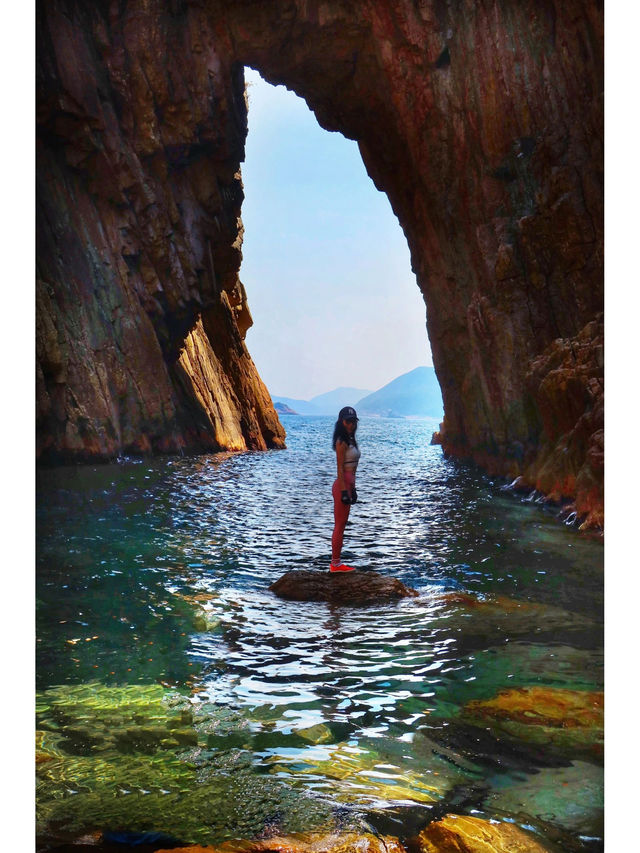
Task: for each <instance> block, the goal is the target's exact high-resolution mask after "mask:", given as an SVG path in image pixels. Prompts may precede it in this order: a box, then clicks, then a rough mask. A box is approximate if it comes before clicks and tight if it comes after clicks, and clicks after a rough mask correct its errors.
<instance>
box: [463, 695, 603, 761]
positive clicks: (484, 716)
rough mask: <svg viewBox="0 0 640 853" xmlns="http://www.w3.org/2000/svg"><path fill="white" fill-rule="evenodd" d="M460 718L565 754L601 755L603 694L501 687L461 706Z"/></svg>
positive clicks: (597, 756)
mask: <svg viewBox="0 0 640 853" xmlns="http://www.w3.org/2000/svg"><path fill="white" fill-rule="evenodd" d="M463 717H464V719H465V720H466V721H472V722H475V723H476V724H477V725H482V726H486V725H490V726H491V727H492V728H495V729H499V730H500V731H501V732H503V733H504V734H506V735H508V736H511V737H513V738H516V739H522V740H525V741H528V742H531V743H536V744H540V745H547V746H553V747H555V748H557V749H558V750H560V751H562V752H564V753H566V754H568V755H570V756H574V755H587V756H588V757H592V758H593V757H596V758H602V755H603V747H604V693H602V692H601V691H588V690H566V689H562V688H558V687H521V688H519V689H516V690H503V691H501V692H500V693H499V694H498V695H497V696H495V697H494V698H492V699H488V700H475V701H473V702H469V703H468V704H467V705H465V707H464V709H463Z"/></svg>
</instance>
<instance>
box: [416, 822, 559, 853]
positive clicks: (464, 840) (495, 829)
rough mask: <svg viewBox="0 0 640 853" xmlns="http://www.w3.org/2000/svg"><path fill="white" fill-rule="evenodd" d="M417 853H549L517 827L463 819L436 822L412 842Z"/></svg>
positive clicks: (531, 836)
mask: <svg viewBox="0 0 640 853" xmlns="http://www.w3.org/2000/svg"><path fill="white" fill-rule="evenodd" d="M410 849H411V850H413V851H416V853H550V850H552V849H553V848H550V847H547V846H545V845H543V844H541V843H540V841H538V839H537V838H536V837H535V836H534V835H533V834H532V833H529V832H525V831H524V830H522V829H520V828H519V827H518V826H514V825H513V824H510V823H500V822H498V821H488V820H483V819H482V818H477V817H469V816H462V815H453V814H450V815H446V817H444V818H443V819H442V820H438V821H434V822H433V823H431V824H429V826H428V827H427V828H426V829H424V830H423V831H422V832H421V833H420V835H418V836H417V838H415V839H412V840H411V842H410Z"/></svg>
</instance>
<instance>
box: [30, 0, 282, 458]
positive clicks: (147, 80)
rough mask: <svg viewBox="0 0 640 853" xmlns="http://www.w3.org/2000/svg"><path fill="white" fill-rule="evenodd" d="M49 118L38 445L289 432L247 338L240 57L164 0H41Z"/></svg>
mask: <svg viewBox="0 0 640 853" xmlns="http://www.w3.org/2000/svg"><path fill="white" fill-rule="evenodd" d="M178 5H180V4H178ZM174 6H175V4H174ZM38 126H39V133H38V222H37V234H38V249H37V255H38V257H37V265H38V266H37V274H38V284H37V297H38V305H37V317H38V320H37V354H38V386H37V395H38V396H37V399H38V421H39V422H38V450H39V454H40V456H41V458H42V459H44V460H83V459H84V460H88V459H96V458H112V457H114V456H116V455H118V454H119V453H127V452H149V451H173V452H175V451H178V450H181V449H183V448H185V449H188V450H207V449H209V450H220V449H225V448H226V449H233V450H242V449H246V448H248V447H250V448H261V449H263V448H265V447H274V446H275V447H277V446H282V445H283V443H284V430H283V429H282V427H281V425H280V423H279V421H278V418H277V415H276V414H275V411H274V410H273V407H272V405H271V400H270V398H269V394H268V392H267V390H266V388H265V387H264V385H263V384H262V382H261V380H260V378H259V376H258V374H257V372H256V370H255V367H254V365H253V363H252V361H251V358H250V356H249V354H248V352H247V349H246V347H245V344H244V340H243V338H244V333H245V332H246V330H247V328H248V327H249V326H250V325H251V316H250V314H249V311H248V307H247V303H246V297H245V292H244V288H243V286H242V284H241V282H240V281H239V279H238V270H239V267H240V260H241V251H240V246H241V241H242V226H241V222H240V218H239V217H240V206H241V203H242V198H243V191H242V182H241V178H240V173H239V166H240V160H241V158H242V157H243V152H244V140H245V136H246V105H245V100H244V78H243V72H242V68H241V67H239V66H233V58H232V57H231V56H230V55H229V54H228V53H227V54H226V55H225V54H223V55H219V53H218V52H217V50H216V46H215V39H214V37H213V35H212V34H211V32H210V31H209V30H208V29H207V28H206V27H205V26H204V25H203V24H202V22H197V21H196V20H195V19H194V18H193V16H192V15H189V14H188V13H187V12H185V10H184V9H182V11H180V10H179V9H178V8H177V7H175V8H174V7H172V6H171V5H170V4H167V3H159V2H155V3H154V2H133V3H120V4H118V3H113V4H110V3H99V2H96V3H88V4H87V3H75V2H60V3H58V2H55V0H54V2H42V3H41V4H40V5H39V9H38Z"/></svg>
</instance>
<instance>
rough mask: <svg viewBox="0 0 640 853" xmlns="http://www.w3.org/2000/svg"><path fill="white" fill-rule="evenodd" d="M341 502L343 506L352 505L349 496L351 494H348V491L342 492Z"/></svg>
mask: <svg viewBox="0 0 640 853" xmlns="http://www.w3.org/2000/svg"><path fill="white" fill-rule="evenodd" d="M340 500H341V501H342V503H343V504H350V503H352V500H351V498H350V496H349V492H348V491H347V490H346V489H343V490H342V492H341V494H340Z"/></svg>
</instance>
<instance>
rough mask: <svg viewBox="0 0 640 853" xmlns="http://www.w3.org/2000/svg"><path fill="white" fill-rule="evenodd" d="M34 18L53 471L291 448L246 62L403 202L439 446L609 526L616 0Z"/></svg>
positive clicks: (195, 6) (44, 376)
mask: <svg viewBox="0 0 640 853" xmlns="http://www.w3.org/2000/svg"><path fill="white" fill-rule="evenodd" d="M38 8H39V13H38V20H39V41H38V54H39V65H38V68H39V74H38V95H39V98H38V121H39V128H40V132H39V142H38V156H39V163H38V171H39V185H38V186H39V205H38V209H39V219H38V235H39V245H38V278H39V283H38V295H39V305H38V357H39V371H40V372H39V385H38V389H39V390H38V412H39V436H40V439H39V441H40V444H39V446H40V452H41V454H42V455H43V456H46V455H48V456H49V457H51V458H54V457H56V456H67V457H71V458H79V457H81V456H85V457H87V458H94V457H99V456H101V455H105V454H109V453H114V452H121V451H126V450H128V449H131V450H132V449H138V450H148V449H153V450H163V449H175V448H177V447H181V446H188V447H198V446H200V447H215V446H225V447H232V448H233V447H238V446H243V445H244V446H256V447H259V446H278V445H280V444H281V443H282V436H283V433H282V428H281V427H280V425H279V423H278V421H277V418H276V415H275V413H274V411H273V408H272V406H271V404H270V401H269V398H268V395H267V393H266V391H265V389H264V386H263V385H262V384H261V383H260V381H259V379H258V377H257V375H256V373H255V368H254V367H253V365H252V363H251V360H250V358H249V355H248V353H247V352H246V348H245V347H244V343H243V340H242V336H243V332H244V330H246V328H247V326H248V324H249V323H250V315H249V312H248V308H247V305H246V299H245V294H244V290H243V287H242V285H241V283H240V282H239V280H238V268H239V262H240V238H241V231H242V226H241V224H240V222H239V218H238V216H239V212H240V203H241V198H242V189H241V182H240V177H239V171H238V167H239V163H240V161H241V160H242V157H243V145H244V137H245V133H246V107H245V102H244V98H243V72H242V66H243V65H250V66H252V67H255V68H257V69H258V70H259V71H260V72H261V73H262V74H263V76H264V77H265V78H266V79H267V80H269V81H270V82H272V83H284V84H286V85H287V86H288V87H289V88H291V89H293V90H294V91H296V92H297V93H298V94H299V95H301V96H302V97H304V98H305V100H306V101H307V103H308V104H309V106H310V107H311V109H313V111H314V113H315V114H316V117H317V118H318V121H319V122H320V124H321V125H322V126H323V127H325V128H327V129H328V130H333V131H340V132H341V133H343V134H344V135H346V136H348V137H350V138H352V139H355V140H357V142H358V145H359V148H360V151H361V153H362V157H363V160H364V163H365V166H366V168H367V170H368V172H369V174H370V176H371V177H372V179H373V181H374V183H375V184H376V186H377V187H378V189H380V190H382V191H384V192H385V193H386V194H387V196H388V197H389V200H390V202H391V205H392V207H393V210H394V212H395V213H396V215H397V217H398V219H399V221H400V223H401V225H402V227H403V229H404V232H405V235H406V237H407V240H408V243H409V247H410V251H411V259H412V266H413V269H414V271H415V274H416V278H417V281H418V286H419V287H420V289H421V291H422V293H423V295H424V298H425V302H426V305H427V325H428V332H429V338H430V341H431V347H432V351H433V359H434V365H435V368H436V372H437V375H438V379H439V382H440V385H441V388H442V394H443V401H444V410H445V416H444V421H443V424H442V427H441V429H440V432H439V440H440V442H441V444H442V447H443V451H444V452H445V453H446V454H447V455H452V456H457V457H460V458H465V459H469V460H473V461H475V462H476V463H479V464H480V465H482V466H483V467H484V468H485V469H486V470H488V471H489V472H491V473H495V474H499V475H504V476H508V477H510V478H515V477H521V478H522V482H523V483H526V484H528V485H530V486H531V487H535V488H538V489H540V490H541V491H545V492H547V493H551V494H553V495H556V494H557V495H558V496H560V497H561V498H571V499H573V500H575V506H576V512H577V513H578V514H579V515H580V517H581V518H583V517H584V519H585V524H586V525H587V526H593V525H600V524H601V523H602V520H603V513H602V507H603V473H602V447H603V442H602V428H603V407H602V400H603V365H602V342H603V333H602V310H603V8H602V3H601V2H599V0H566V2H559V0H543V2H541V0H523V2H521V3H517V4H505V3H501V2H498V0H489V2H487V3H483V4H477V3H475V2H472V0H450V2H446V3H445V2H441V0H421V2H415V0H363V2H361V3H358V4H351V3H344V2H341V0H326V2H319V1H318V2H307V0H271V2H256V0H225V2H222V0H203V2H197V3H196V2H187V0H144V2H143V0H123V2H121V3H118V4H115V3H111V4H109V3H107V2H103V3H96V4H77V3H75V2H73V0H42V2H40V4H39V7H38ZM190 335H191V336H192V340H191V342H190V345H187V343H186V341H187V338H188V337H189V336H190ZM181 354H182V355H181ZM179 360H180V363H178V361H179Z"/></svg>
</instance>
